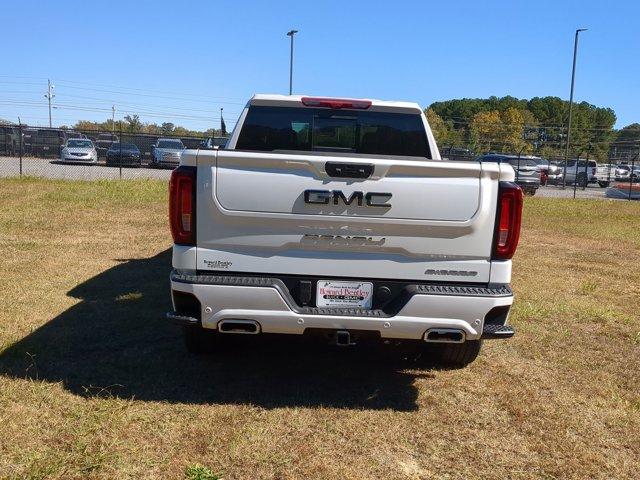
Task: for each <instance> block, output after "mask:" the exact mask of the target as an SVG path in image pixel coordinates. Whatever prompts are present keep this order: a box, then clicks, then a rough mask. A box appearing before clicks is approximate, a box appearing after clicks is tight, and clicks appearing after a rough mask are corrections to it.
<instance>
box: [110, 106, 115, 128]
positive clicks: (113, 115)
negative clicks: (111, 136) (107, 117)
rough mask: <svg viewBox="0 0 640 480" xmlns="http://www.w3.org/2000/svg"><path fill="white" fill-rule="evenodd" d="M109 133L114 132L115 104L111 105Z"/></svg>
mask: <svg viewBox="0 0 640 480" xmlns="http://www.w3.org/2000/svg"><path fill="white" fill-rule="evenodd" d="M111 133H116V106H115V105H111Z"/></svg>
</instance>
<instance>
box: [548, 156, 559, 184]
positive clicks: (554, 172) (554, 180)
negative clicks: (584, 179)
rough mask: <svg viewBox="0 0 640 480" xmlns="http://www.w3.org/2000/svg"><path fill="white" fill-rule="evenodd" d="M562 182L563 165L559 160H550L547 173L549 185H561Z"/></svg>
mask: <svg viewBox="0 0 640 480" xmlns="http://www.w3.org/2000/svg"><path fill="white" fill-rule="evenodd" d="M561 183H562V167H561V164H560V163H559V162H554V161H550V162H549V171H548V173H547V184H548V185H559V184H561Z"/></svg>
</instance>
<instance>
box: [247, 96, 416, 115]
mask: <svg viewBox="0 0 640 480" xmlns="http://www.w3.org/2000/svg"><path fill="white" fill-rule="evenodd" d="M309 100H315V101H333V102H338V103H340V102H343V104H348V103H349V102H351V103H352V104H354V105H358V104H359V105H368V106H366V107H364V108H363V107H356V108H354V107H350V106H343V107H339V108H343V109H345V110H350V109H358V110H362V109H366V110H370V111H378V112H399V113H409V112H416V111H417V112H422V109H421V108H420V105H418V104H417V103H415V102H396V101H388V100H378V99H370V98H345V97H321V96H313V95H277V94H256V95H254V96H253V97H251V99H250V100H249V102H248V105H255V106H274V107H275V106H278V107H305V106H309V105H308V104H307V105H305V101H309Z"/></svg>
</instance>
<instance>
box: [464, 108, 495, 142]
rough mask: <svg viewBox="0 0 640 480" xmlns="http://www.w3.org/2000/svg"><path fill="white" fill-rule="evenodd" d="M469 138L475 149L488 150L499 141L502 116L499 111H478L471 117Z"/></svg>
mask: <svg viewBox="0 0 640 480" xmlns="http://www.w3.org/2000/svg"><path fill="white" fill-rule="evenodd" d="M470 130H471V139H472V141H473V143H474V145H475V148H476V150H479V151H490V150H492V147H494V146H496V144H498V143H500V142H501V136H502V118H501V117H500V112H499V111H497V110H492V111H490V112H478V113H476V114H475V115H474V116H473V118H472V119H471V123H470Z"/></svg>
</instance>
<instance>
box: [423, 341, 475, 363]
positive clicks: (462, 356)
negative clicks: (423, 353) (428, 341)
mask: <svg viewBox="0 0 640 480" xmlns="http://www.w3.org/2000/svg"><path fill="white" fill-rule="evenodd" d="M481 347H482V340H467V341H466V342H464V343H443V344H441V345H437V348H436V351H435V354H436V356H435V359H436V361H437V362H438V363H439V364H441V365H443V366H446V367H449V368H464V367H466V366H467V365H469V364H470V363H471V362H473V361H474V360H475V359H476V358H477V357H478V354H479V353H480V348H481Z"/></svg>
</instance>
